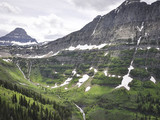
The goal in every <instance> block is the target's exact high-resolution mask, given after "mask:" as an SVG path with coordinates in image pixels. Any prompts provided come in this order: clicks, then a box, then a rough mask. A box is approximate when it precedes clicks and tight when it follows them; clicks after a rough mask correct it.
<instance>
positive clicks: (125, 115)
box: [0, 0, 160, 120]
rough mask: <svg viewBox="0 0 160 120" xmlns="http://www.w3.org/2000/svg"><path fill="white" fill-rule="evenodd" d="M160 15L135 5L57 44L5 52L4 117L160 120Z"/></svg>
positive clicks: (0, 108)
mask: <svg viewBox="0 0 160 120" xmlns="http://www.w3.org/2000/svg"><path fill="white" fill-rule="evenodd" d="M159 13H160V2H159V1H157V2H154V3H152V4H151V5H148V4H146V3H145V2H140V1H139V0H127V1H125V2H123V3H122V4H121V5H120V6H119V7H118V8H117V9H115V10H112V11H111V12H109V13H108V14H106V15H104V16H97V17H96V18H95V19H94V20H93V21H92V22H90V23H89V24H87V25H86V26H84V27H83V28H82V29H81V30H79V31H76V32H73V33H71V34H69V35H67V36H65V37H63V38H60V39H57V40H56V41H52V42H46V43H44V44H36V45H32V46H1V47H0V55H1V56H0V76H1V78H0V91H1V92H0V94H1V96H0V112H1V113H2V114H0V119H3V120H9V119H12V120H19V119H26V120H36V119H38V120H42V119H43V120H46V119H49V120H50V119H55V120H61V119H64V120H85V119H86V120H158V119H160V116H159V115H160V39H159V38H160V29H159V26H160V17H159ZM15 96H17V97H15ZM16 98H17V99H18V101H17V100H16ZM6 113H7V114H6Z"/></svg>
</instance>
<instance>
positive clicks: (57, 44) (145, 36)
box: [13, 0, 160, 56]
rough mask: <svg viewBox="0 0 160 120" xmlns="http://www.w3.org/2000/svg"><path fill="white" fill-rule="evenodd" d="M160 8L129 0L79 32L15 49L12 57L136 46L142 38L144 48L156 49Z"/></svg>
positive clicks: (159, 31) (158, 4) (156, 5)
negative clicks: (92, 47) (83, 47)
mask: <svg viewBox="0 0 160 120" xmlns="http://www.w3.org/2000/svg"><path fill="white" fill-rule="evenodd" d="M159 7H160V1H157V2H154V3H152V4H151V5H148V4H147V3H145V2H140V1H139V0H131V1H128V0H127V1H125V2H123V3H122V4H121V5H120V6H119V7H118V8H117V9H115V10H112V11H111V12H109V13H108V14H106V15H104V16H100V15H99V16H97V17H96V18H95V19H94V20H93V21H92V22H90V23H88V24H87V25H86V26H84V27H83V28H82V29H81V30H79V31H76V32H73V33H71V34H69V35H67V36H65V37H63V38H60V39H57V40H55V41H53V42H49V43H48V44H44V45H41V46H38V47H34V48H33V49H30V50H24V51H23V50H22V51H18V50H17V51H16V50H15V52H13V54H15V53H17V54H22V56H23V54H24V55H25V54H26V53H27V54H31V55H33V56H35V55H44V54H48V53H50V52H53V54H55V53H57V52H58V51H61V50H64V49H67V48H69V47H77V46H78V45H86V44H87V45H101V44H134V43H135V42H136V40H137V39H138V38H139V37H140V36H142V40H141V43H142V44H141V45H143V47H145V46H146V47H147V45H148V44H150V45H151V46H155V47H156V46H158V45H159V42H158V41H159V38H160V37H159V36H160V35H159V33H160V28H159V24H160V23H159V20H160V16H159V14H160V10H159ZM142 28H144V29H142Z"/></svg>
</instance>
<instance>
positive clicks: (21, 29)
mask: <svg viewBox="0 0 160 120" xmlns="http://www.w3.org/2000/svg"><path fill="white" fill-rule="evenodd" d="M13 31H14V32H17V33H24V34H27V33H26V31H25V30H24V29H23V28H16V29H14V30H13Z"/></svg>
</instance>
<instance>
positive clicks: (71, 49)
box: [65, 44, 107, 51]
mask: <svg viewBox="0 0 160 120" xmlns="http://www.w3.org/2000/svg"><path fill="white" fill-rule="evenodd" d="M106 45H107V44H101V45H87V44H85V45H78V46H76V47H73V46H70V47H69V48H67V49H65V50H70V51H73V50H92V49H101V48H103V47H105V46H106Z"/></svg>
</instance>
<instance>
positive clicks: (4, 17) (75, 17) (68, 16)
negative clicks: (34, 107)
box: [0, 0, 156, 42]
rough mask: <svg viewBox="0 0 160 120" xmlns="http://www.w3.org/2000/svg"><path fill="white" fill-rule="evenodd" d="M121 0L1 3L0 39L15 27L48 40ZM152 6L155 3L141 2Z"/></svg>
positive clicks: (7, 0)
mask: <svg viewBox="0 0 160 120" xmlns="http://www.w3.org/2000/svg"><path fill="white" fill-rule="evenodd" d="M123 1H124V0H0V36H4V35H5V34H7V33H8V32H10V31H12V30H14V29H15V28H17V27H21V28H24V29H25V30H26V32H27V33H28V34H29V35H30V36H32V37H34V38H36V39H37V41H38V42H42V41H51V40H55V39H56V38H59V37H62V36H64V35H67V34H69V33H71V32H73V31H77V30H79V29H81V28H82V27H83V26H84V25H86V24H87V23H88V22H90V21H92V19H93V18H95V17H96V16H97V15H104V14H107V13H108V12H109V11H111V10H113V9H115V8H116V7H118V6H119V5H120V4H121V3H122V2H123ZM143 1H145V2H147V3H149V4H150V3H152V2H154V1H156V0H143Z"/></svg>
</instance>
